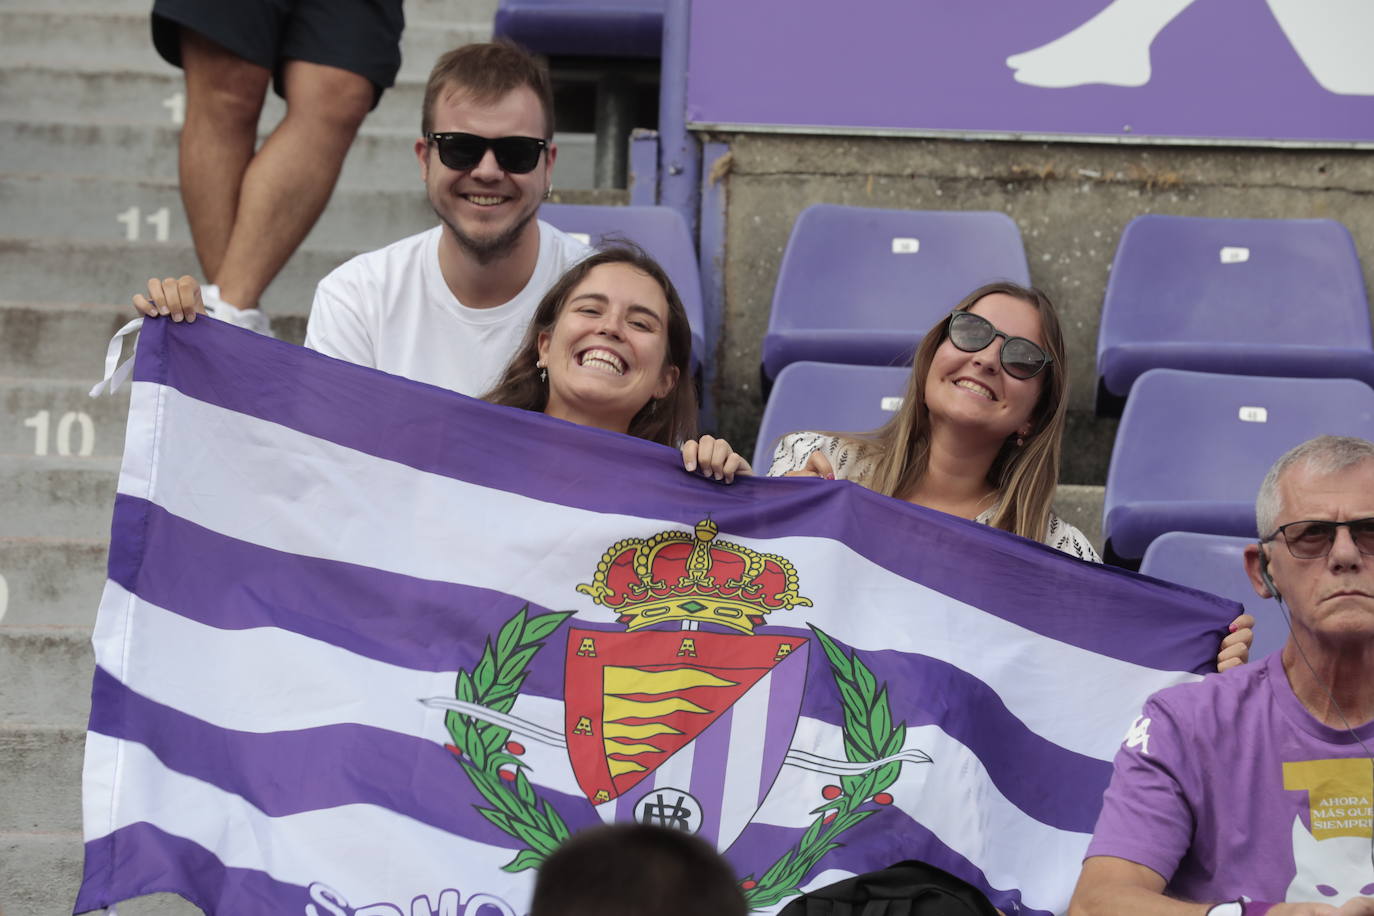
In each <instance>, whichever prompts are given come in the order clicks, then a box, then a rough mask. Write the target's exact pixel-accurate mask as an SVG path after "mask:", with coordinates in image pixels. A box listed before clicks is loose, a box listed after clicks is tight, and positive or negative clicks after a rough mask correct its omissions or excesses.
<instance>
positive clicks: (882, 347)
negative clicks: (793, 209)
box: [763, 204, 1030, 379]
mask: <svg viewBox="0 0 1374 916" xmlns="http://www.w3.org/2000/svg"><path fill="white" fill-rule="evenodd" d="M993 280H1013V281H1015V282H1017V283H1022V284H1026V283H1029V282H1030V273H1029V270H1028V269H1027V267H1026V252H1025V249H1024V248H1023V247H1022V244H1021V233H1020V231H1019V230H1018V229H1017V228H1016V223H1014V222H1013V221H1012V219H1011V217H1009V216H1007V215H1006V214H1005V213H994V212H952V211H951V212H945V211H935V210H875V209H870V208H866V207H838V206H834V205H831V204H814V205H812V206H810V207H807V208H806V209H805V210H803V211H802V212H801V215H799V216H798V217H797V222H796V225H794V226H793V227H792V237H791V238H790V239H788V241H787V250H786V251H785V252H784V253H783V256H782V267H781V269H780V270H779V272H778V282H777V287H776V290H775V292H774V294H773V312H772V315H771V316H770V318H769V320H768V334H767V336H766V337H765V338H764V340H763V371H764V376H765V378H769V379H772V378H776V377H777V375H778V373H779V372H781V371H782V368H783V367H784V366H786V365H787V364H788V363H793V362H797V361H798V360H815V361H820V362H833V363H851V364H861V365H868V366H893V365H901V364H903V363H909V362H910V361H911V354H912V351H913V350H915V348H916V344H917V343H918V342H919V341H920V339H921V337H922V336H923V335H924V334H925V332H926V331H928V330H929V329H930V327H931V325H933V324H935V322H936V321H938V320H939V319H940V318H941V317H943V316H944V315H946V314H948V312H949V310H950V309H951V308H953V307H954V305H955V303H957V302H958V301H959V300H960V299H962V298H963V297H964V296H965V295H966V294H968V293H970V292H972V291H973V290H974V289H976V288H977V287H979V286H981V285H982V284H984V283H988V282H991V281H993Z"/></svg>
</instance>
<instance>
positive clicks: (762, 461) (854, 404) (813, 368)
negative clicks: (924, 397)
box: [754, 362, 911, 474]
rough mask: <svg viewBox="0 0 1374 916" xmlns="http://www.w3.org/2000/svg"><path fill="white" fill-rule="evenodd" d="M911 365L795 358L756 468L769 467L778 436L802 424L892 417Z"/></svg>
mask: <svg viewBox="0 0 1374 916" xmlns="http://www.w3.org/2000/svg"><path fill="white" fill-rule="evenodd" d="M910 377H911V370H910V369H906V368H903V367H900V366H845V365H841V364H839V363H812V362H800V363H792V364H791V365H789V366H787V367H785V368H784V369H783V370H782V371H781V372H779V373H778V378H777V381H776V382H775V383H774V385H773V390H772V392H771V393H770V394H769V395H768V406H767V407H765V408H764V411H763V420H762V422H760V423H759V437H758V440H757V441H756V442H755V444H754V471H755V472H756V473H759V474H763V473H766V472H767V471H768V465H769V464H771V463H772V461H773V449H774V448H776V447H777V444H778V439H780V438H781V437H783V436H785V435H786V434H788V433H795V432H800V431H801V430H831V431H833V432H868V431H869V430H872V429H877V428H878V427H879V426H882V425H883V424H884V423H886V422H887V421H888V420H890V419H892V415H893V412H894V411H895V410H897V409H898V407H900V405H901V398H902V394H903V392H905V391H906V385H907V379H909V378H910Z"/></svg>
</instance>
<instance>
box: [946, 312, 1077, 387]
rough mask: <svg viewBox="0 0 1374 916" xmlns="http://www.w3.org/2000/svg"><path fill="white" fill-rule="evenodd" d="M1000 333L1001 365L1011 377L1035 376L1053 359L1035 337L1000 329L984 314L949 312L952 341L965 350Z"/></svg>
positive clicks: (972, 350) (975, 349)
mask: <svg viewBox="0 0 1374 916" xmlns="http://www.w3.org/2000/svg"><path fill="white" fill-rule="evenodd" d="M999 337H1000V338H1002V340H1003V343H1002V353H1001V356H1000V360H1001V363H1002V369H1003V370H1004V371H1005V372H1006V373H1007V375H1010V376H1011V377H1012V378H1019V379H1028V378H1034V377H1035V376H1037V375H1039V374H1040V371H1041V370H1042V369H1044V368H1045V367H1046V366H1048V365H1049V364H1050V363H1052V362H1054V360H1052V359H1050V355H1049V354H1048V353H1046V352H1045V351H1044V350H1042V349H1040V347H1039V346H1037V345H1036V344H1035V342H1034V341H1030V340H1027V339H1026V338H1024V337H1012V336H1010V335H1009V334H1007V333H1005V332H1003V331H999V330H997V328H996V327H994V326H993V324H992V322H991V321H988V320H987V319H986V318H984V317H983V316H982V315H975V314H974V313H973V312H965V311H962V310H960V309H955V310H954V311H953V312H952V313H950V316H949V342H950V343H952V344H954V345H955V346H956V347H958V348H959V349H960V350H963V351H964V352H965V353H977V352H978V351H979V350H982V349H984V348H985V347H987V346H988V344H990V343H992V342H993V341H994V340H996V339H997V338H999Z"/></svg>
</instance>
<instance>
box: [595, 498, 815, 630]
mask: <svg viewBox="0 0 1374 916" xmlns="http://www.w3.org/2000/svg"><path fill="white" fill-rule="evenodd" d="M719 533H720V529H719V528H718V527H717V526H716V524H715V522H713V521H711V520H710V519H705V520H703V521H700V522H697V524H696V527H695V529H694V530H693V531H692V532H691V533H688V532H685V531H663V532H659V533H658V534H655V535H654V536H652V537H649V538H625V539H624V540H621V541H617V542H616V543H615V544H614V545H613V546H612V547H611V548H610V549H609V550H607V551H606V552H605V553H604V554H602V556H601V561H600V562H599V563H597V565H596V573H595V575H593V577H592V581H591V582H590V583H586V584H583V585H579V586H577V590H578V591H579V592H581V593H582V594H584V595H587V596H589V597H590V598H591V599H592V600H593V601H594V602H596V603H597V604H599V605H601V606H603V607H606V608H610V609H611V610H614V611H619V612H620V616H619V618H618V622H620V623H623V624H625V626H626V629H628V630H631V631H633V630H639V629H643V628H644V627H648V626H652V625H653V624H657V623H667V622H669V621H677V620H683V621H702V622H709V623H716V624H721V625H723V626H727V627H730V628H731V629H734V630H738V631H740V632H742V633H751V634H752V633H753V632H754V628H755V627H757V626H759V625H761V624H762V623H763V622H764V621H765V619H766V617H767V615H768V614H770V613H772V612H773V611H777V610H790V609H791V608H794V607H810V606H811V600H810V599H808V598H804V597H802V596H801V595H800V594H799V593H798V591H797V571H796V569H794V568H793V566H792V564H791V563H790V562H788V561H787V560H785V559H783V558H782V557H779V556H776V555H774V554H768V553H759V552H757V551H754V550H751V549H749V548H748V547H742V546H740V545H738V544H732V543H730V542H729V541H717V540H716V539H715V538H716V535H717V534H719Z"/></svg>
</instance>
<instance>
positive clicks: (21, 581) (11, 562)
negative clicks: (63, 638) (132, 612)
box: [0, 537, 108, 634]
mask: <svg viewBox="0 0 1374 916" xmlns="http://www.w3.org/2000/svg"><path fill="white" fill-rule="evenodd" d="M107 553H108V545H107V544H106V542H105V541H104V540H94V539H93V540H62V539H57V538H27V537H8V538H0V576H3V577H4V580H5V591H6V593H7V594H8V596H9V597H8V603H7V604H6V606H5V608H4V609H3V613H2V614H0V634H3V633H4V632H5V631H6V629H7V628H10V627H38V626H48V627H78V628H81V630H82V631H83V632H86V633H89V631H90V629H91V627H93V626H94V625H95V611H96V607H97V605H99V603H100V592H101V590H102V589H103V588H104V587H105V578H106V556H107Z"/></svg>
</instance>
